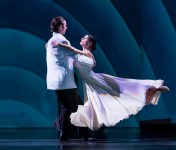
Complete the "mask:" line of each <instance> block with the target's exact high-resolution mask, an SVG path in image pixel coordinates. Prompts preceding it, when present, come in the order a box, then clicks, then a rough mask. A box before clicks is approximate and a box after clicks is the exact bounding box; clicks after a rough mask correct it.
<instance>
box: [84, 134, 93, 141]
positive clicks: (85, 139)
mask: <svg viewBox="0 0 176 150" xmlns="http://www.w3.org/2000/svg"><path fill="white" fill-rule="evenodd" d="M95 140H96V139H95V138H93V137H91V136H90V135H86V136H84V141H95Z"/></svg>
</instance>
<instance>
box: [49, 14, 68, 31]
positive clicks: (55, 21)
mask: <svg viewBox="0 0 176 150" xmlns="http://www.w3.org/2000/svg"><path fill="white" fill-rule="evenodd" d="M64 21H65V19H64V18H63V17H62V16H57V17H54V18H53V20H52V21H51V24H50V30H51V32H56V33H58V28H59V26H60V25H63V24H64V23H63V22H64Z"/></svg>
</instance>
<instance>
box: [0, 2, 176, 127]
mask: <svg viewBox="0 0 176 150" xmlns="http://www.w3.org/2000/svg"><path fill="white" fill-rule="evenodd" d="M60 15H61V16H63V17H64V18H65V19H66V20H67V24H68V30H67V33H66V35H65V36H66V37H67V39H69V40H70V42H71V44H72V45H73V46H75V47H77V48H80V49H81V47H80V45H79V42H80V39H81V37H83V36H84V35H86V34H92V35H93V36H95V37H96V38H97V50H96V51H95V52H94V55H95V59H96V61H97V66H96V67H95V69H94V71H95V72H102V73H106V74H110V75H114V76H119V77H123V78H134V79H163V80H164V81H165V84H166V85H168V86H169V87H170V90H171V92H170V93H167V94H162V96H161V98H160V101H159V103H158V105H157V106H146V107H145V108H144V109H143V110H142V111H141V112H139V113H138V114H137V115H135V116H131V117H130V118H129V119H126V120H124V121H122V122H120V123H118V124H117V125H116V127H138V126H139V121H142V120H150V119H165V118H170V119H171V120H172V122H174V123H175V122H176V109H175V107H176V98H175V97H176V86H175V85H176V80H175V77H176V31H175V29H176V1H175V0H25V1H24V0H9V1H7V0H1V1H0V128H25V127H26V128H27V127H29V128H32V127H52V123H53V121H54V119H55V118H56V117H57V103H56V96H55V93H54V92H53V91H49V90H47V89H46V50H45V43H46V42H47V41H48V39H49V38H50V37H51V35H52V34H51V32H50V29H49V26H50V22H51V20H52V18H53V17H55V16H60ZM78 76H79V75H78ZM78 88H79V92H80V94H81V95H83V94H82V86H81V80H79V85H78Z"/></svg>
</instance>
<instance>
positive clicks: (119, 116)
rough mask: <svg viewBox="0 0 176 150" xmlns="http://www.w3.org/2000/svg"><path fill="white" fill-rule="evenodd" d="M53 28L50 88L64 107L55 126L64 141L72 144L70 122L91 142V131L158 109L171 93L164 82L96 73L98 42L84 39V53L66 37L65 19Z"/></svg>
mask: <svg viewBox="0 0 176 150" xmlns="http://www.w3.org/2000/svg"><path fill="white" fill-rule="evenodd" d="M50 28H51V31H52V32H53V37H52V38H51V39H50V40H49V41H48V44H47V88H48V89H51V90H55V92H56V94H57V98H58V103H59V102H60V104H61V109H60V111H61V112H58V115H59V116H60V117H59V120H56V122H55V124H54V125H55V127H56V128H59V130H60V131H61V132H60V140H61V141H62V140H63V141H64V140H68V137H67V130H68V127H69V124H70V122H71V124H73V125H75V126H77V127H79V132H80V134H81V135H82V136H83V137H84V140H88V138H89V133H88V128H90V129H91V130H93V131H96V130H98V129H99V128H100V127H101V126H103V125H105V126H114V125H115V124H116V123H118V122H120V121H121V120H123V119H127V118H128V117H129V116H130V115H135V114H136V113H137V112H139V111H140V110H141V109H142V108H143V107H144V106H145V105H146V104H154V105H156V104H157V102H158V99H159V97H160V94H161V92H167V91H169V88H168V87H167V86H163V80H136V79H125V78H119V77H114V76H111V75H107V74H103V73H95V72H93V70H92V68H93V67H94V66H95V64H96V61H95V59H94V57H93V54H92V51H93V50H95V48H96V39H95V38H94V37H93V36H92V35H86V36H84V37H83V38H82V39H81V42H80V45H81V46H82V48H83V50H78V49H76V48H75V47H72V46H71V45H70V42H69V41H68V40H67V39H66V38H65V37H64V36H63V35H64V34H65V32H66V29H67V24H66V21H65V19H64V18H63V17H61V16H59V17H55V18H54V19H53V20H52V22H51V26H50ZM73 66H74V67H75V68H76V69H77V70H78V73H79V74H80V76H81V78H82V81H83V87H84V105H83V104H82V101H81V99H80V96H79V95H78V91H77V87H76V84H75V82H74V73H73ZM58 110H59V108H58ZM87 127H88V128H87Z"/></svg>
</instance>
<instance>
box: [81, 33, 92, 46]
mask: <svg viewBox="0 0 176 150" xmlns="http://www.w3.org/2000/svg"><path fill="white" fill-rule="evenodd" d="M88 39H89V37H88V35H86V36H84V37H83V38H81V42H80V45H81V46H82V47H84V48H87V47H88V46H89V45H90V42H89V40H88Z"/></svg>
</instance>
